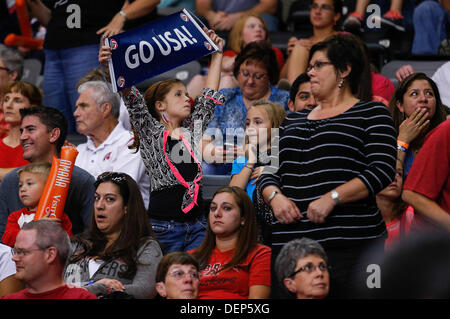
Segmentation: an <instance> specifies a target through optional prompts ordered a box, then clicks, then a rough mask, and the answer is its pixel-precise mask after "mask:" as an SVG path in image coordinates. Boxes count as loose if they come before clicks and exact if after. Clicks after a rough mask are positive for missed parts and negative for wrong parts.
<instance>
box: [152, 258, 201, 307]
mask: <svg viewBox="0 0 450 319" xmlns="http://www.w3.org/2000/svg"><path fill="white" fill-rule="evenodd" d="M199 283H200V266H199V264H198V261H197V259H195V258H194V257H193V256H192V255H190V254H189V253H187V252H184V251H174V252H171V253H169V254H167V255H165V256H164V257H163V258H162V259H161V261H160V262H159V265H158V269H157V270H156V290H157V291H158V294H159V295H160V296H161V297H163V298H167V299H196V298H197V295H198V286H199Z"/></svg>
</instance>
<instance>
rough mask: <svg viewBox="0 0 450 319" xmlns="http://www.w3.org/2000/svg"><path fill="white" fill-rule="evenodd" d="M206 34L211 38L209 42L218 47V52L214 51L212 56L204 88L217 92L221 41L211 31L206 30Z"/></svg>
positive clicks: (221, 54)
mask: <svg viewBox="0 0 450 319" xmlns="http://www.w3.org/2000/svg"><path fill="white" fill-rule="evenodd" d="M207 34H208V36H209V37H210V38H211V40H212V41H213V42H214V43H215V44H216V45H217V46H218V47H219V49H220V51H216V52H214V53H213V54H212V58H211V65H210V67H209V72H208V76H207V78H206V83H205V87H207V88H210V89H213V90H215V91H217V90H218V89H219V83H220V73H221V72H222V58H223V52H222V51H223V39H222V38H221V37H219V36H218V35H217V34H216V33H215V32H214V31H213V30H208V31H207Z"/></svg>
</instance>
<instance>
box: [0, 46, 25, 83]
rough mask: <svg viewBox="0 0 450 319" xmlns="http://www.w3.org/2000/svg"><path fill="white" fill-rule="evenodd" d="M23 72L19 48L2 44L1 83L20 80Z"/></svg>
mask: <svg viewBox="0 0 450 319" xmlns="http://www.w3.org/2000/svg"><path fill="white" fill-rule="evenodd" d="M22 72H23V57H22V55H21V54H20V53H19V52H18V51H17V50H15V49H13V48H10V47H7V46H5V45H3V44H0V85H2V84H4V83H6V82H9V81H16V80H20V79H21V77H22Z"/></svg>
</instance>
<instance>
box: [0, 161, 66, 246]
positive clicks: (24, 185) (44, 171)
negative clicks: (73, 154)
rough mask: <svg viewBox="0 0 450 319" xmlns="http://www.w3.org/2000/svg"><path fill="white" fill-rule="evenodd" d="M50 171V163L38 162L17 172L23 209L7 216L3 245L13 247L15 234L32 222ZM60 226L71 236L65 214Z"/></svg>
mask: <svg viewBox="0 0 450 319" xmlns="http://www.w3.org/2000/svg"><path fill="white" fill-rule="evenodd" d="M50 169H51V164H50V163H46V162H40V163H31V164H28V165H26V166H24V167H23V168H21V169H20V170H19V171H18V172H17V174H18V175H19V197H20V200H21V202H22V203H23V204H24V205H25V207H24V208H22V209H20V210H17V211H15V212H13V213H11V214H10V215H9V217H8V221H7V223H6V228H5V232H4V234H3V237H2V242H3V243H4V244H5V245H8V246H11V247H14V244H15V242H16V237H17V234H18V233H19V231H20V230H21V229H22V227H23V225H24V224H25V223H29V222H31V221H32V220H34V216H35V212H36V209H37V207H38V204H39V200H40V199H41V196H42V193H43V191H44V187H45V183H46V181H47V178H48V175H49V174H50ZM49 213H50V212H49ZM61 226H62V228H63V229H64V230H65V231H66V232H67V234H68V235H69V236H72V223H71V222H70V219H69V217H68V216H67V215H66V214H65V213H63V215H62V220H61Z"/></svg>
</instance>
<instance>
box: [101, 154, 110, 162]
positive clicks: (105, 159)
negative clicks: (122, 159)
mask: <svg viewBox="0 0 450 319" xmlns="http://www.w3.org/2000/svg"><path fill="white" fill-rule="evenodd" d="M110 158H111V152H109V153H107V154H106V155H105V157H103V161H107V160H109V159H110Z"/></svg>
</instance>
